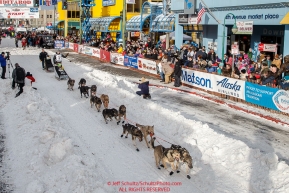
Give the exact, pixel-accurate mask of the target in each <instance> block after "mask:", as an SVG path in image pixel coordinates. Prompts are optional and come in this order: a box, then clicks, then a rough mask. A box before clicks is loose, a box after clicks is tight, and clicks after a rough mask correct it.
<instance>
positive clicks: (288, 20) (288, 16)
mask: <svg viewBox="0 0 289 193" xmlns="http://www.w3.org/2000/svg"><path fill="white" fill-rule="evenodd" d="M280 24H289V12H288V13H287V14H286V15H285V16H284V17H283V19H282V20H281V21H280Z"/></svg>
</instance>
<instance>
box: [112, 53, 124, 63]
mask: <svg viewBox="0 0 289 193" xmlns="http://www.w3.org/2000/svg"><path fill="white" fill-rule="evenodd" d="M110 62H111V63H114V64H119V65H123V62H124V56H123V55H121V54H119V53H115V52H111V53H110Z"/></svg>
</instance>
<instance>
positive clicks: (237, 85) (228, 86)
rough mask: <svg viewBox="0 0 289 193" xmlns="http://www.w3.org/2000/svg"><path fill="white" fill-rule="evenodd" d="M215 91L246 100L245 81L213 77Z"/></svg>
mask: <svg viewBox="0 0 289 193" xmlns="http://www.w3.org/2000/svg"><path fill="white" fill-rule="evenodd" d="M211 81H212V87H213V91H215V92H218V93H221V94H225V95H228V96H232V97H236V98H239V99H243V100H244V99H245V81H243V80H238V79H234V78H227V77H224V76H218V75H212V76H211Z"/></svg>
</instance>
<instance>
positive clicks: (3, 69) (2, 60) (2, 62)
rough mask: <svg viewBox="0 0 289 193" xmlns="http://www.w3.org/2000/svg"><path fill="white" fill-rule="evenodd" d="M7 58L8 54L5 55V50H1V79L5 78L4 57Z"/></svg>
mask: <svg viewBox="0 0 289 193" xmlns="http://www.w3.org/2000/svg"><path fill="white" fill-rule="evenodd" d="M7 58H9V56H5V52H2V53H1V55H0V63H1V67H2V75H1V78H2V79H6V78H5V73H6V59H7Z"/></svg>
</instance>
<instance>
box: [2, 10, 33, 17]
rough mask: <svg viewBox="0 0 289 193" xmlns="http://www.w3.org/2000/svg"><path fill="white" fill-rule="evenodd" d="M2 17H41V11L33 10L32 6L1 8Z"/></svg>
mask: <svg viewBox="0 0 289 193" xmlns="http://www.w3.org/2000/svg"><path fill="white" fill-rule="evenodd" d="M0 18H5V19H9V18H11V19H23V18H26V19H29V18H39V12H38V11H37V12H36V11H35V10H33V11H32V12H31V9H30V8H1V9H0Z"/></svg>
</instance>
